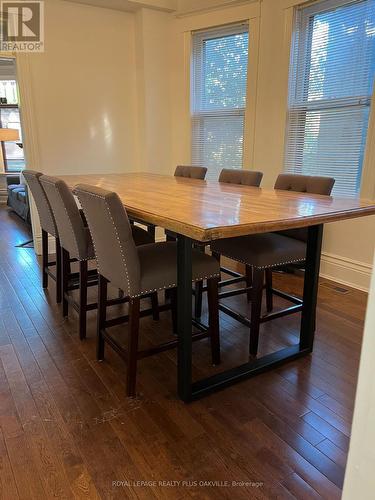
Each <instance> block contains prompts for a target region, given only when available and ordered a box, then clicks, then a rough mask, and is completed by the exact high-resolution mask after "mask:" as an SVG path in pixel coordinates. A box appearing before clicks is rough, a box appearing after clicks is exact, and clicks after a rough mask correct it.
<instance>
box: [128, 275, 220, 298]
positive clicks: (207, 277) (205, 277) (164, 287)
mask: <svg viewBox="0 0 375 500" xmlns="http://www.w3.org/2000/svg"><path fill="white" fill-rule="evenodd" d="M212 278H220V274H211V275H209V276H201V277H199V278H195V279H193V280H191V282H192V283H195V282H197V281H202V280H209V279H212ZM168 288H177V284H176V283H171V284H170V285H165V286H162V287H159V288H154V289H152V290H146V291H144V292H140V293H139V294H138V295H130V297H132V298H136V297H141V296H142V295H145V294H147V293H152V292H158V291H159V290H167V289H168Z"/></svg>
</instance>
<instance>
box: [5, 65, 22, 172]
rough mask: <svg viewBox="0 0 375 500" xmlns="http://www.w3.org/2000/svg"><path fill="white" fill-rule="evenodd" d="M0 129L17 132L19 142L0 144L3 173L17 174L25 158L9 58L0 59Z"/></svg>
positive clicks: (13, 68)
mask: <svg viewBox="0 0 375 500" xmlns="http://www.w3.org/2000/svg"><path fill="white" fill-rule="evenodd" d="M0 127H2V128H14V129H18V130H19V133H20V141H17V142H12V141H7V142H2V143H1V148H2V153H3V161H4V167H5V171H6V172H19V171H20V170H22V169H23V168H24V167H25V158H24V154H23V148H22V131H21V120H20V113H19V109H18V89H17V82H16V67H15V61H14V59H11V58H9V59H8V58H0Z"/></svg>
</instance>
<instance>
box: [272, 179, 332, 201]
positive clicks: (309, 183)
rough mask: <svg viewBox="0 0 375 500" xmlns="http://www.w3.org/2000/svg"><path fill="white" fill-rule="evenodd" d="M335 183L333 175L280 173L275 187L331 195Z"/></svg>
mask: <svg viewBox="0 0 375 500" xmlns="http://www.w3.org/2000/svg"><path fill="white" fill-rule="evenodd" d="M334 184H335V179H333V177H320V176H317V175H299V174H280V175H279V176H278V178H277V179H276V182H275V186H274V187H275V189H280V190H283V191H296V192H299V193H311V194H324V195H326V196H329V195H330V194H331V192H332V188H333V186H334Z"/></svg>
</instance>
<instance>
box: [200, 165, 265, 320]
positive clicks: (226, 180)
mask: <svg viewBox="0 0 375 500" xmlns="http://www.w3.org/2000/svg"><path fill="white" fill-rule="evenodd" d="M262 179H263V172H258V171H256V170H247V169H243V168H223V169H222V170H221V172H220V175H219V182H220V183H222V184H237V185H242V186H252V187H259V186H260V184H261V182H262ZM200 248H201V249H204V248H205V246H201V247H200ZM212 253H213V255H214V257H215V258H216V259H217V260H218V262H220V254H219V253H218V252H212ZM220 269H221V271H222V272H223V273H225V274H227V275H229V276H231V278H229V279H227V280H223V281H221V282H220V283H219V286H220V287H223V286H226V285H232V284H234V283H238V282H241V281H246V288H247V289H248V290H249V289H250V287H251V283H252V270H251V267H249V266H246V274H245V276H243V275H242V274H241V273H238V272H237V271H234V270H233V269H228V268H226V267H221V268H220ZM203 291H204V287H203V283H202V282H198V283H196V285H195V290H194V296H195V308H194V311H195V316H196V317H197V318H200V317H201V315H202V292H203ZM248 293H250V292H249V291H248ZM219 296H220V294H219Z"/></svg>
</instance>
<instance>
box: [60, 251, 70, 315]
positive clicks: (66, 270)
mask: <svg viewBox="0 0 375 500" xmlns="http://www.w3.org/2000/svg"><path fill="white" fill-rule="evenodd" d="M61 255H62V302H63V316H64V317H66V316H68V310H69V303H68V301H67V299H66V296H65V295H66V294H67V293H68V284H69V274H70V255H69V252H67V251H66V250H65V248H62V252H61Z"/></svg>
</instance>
